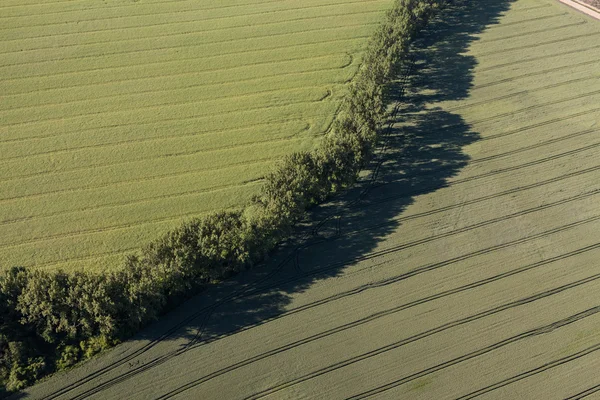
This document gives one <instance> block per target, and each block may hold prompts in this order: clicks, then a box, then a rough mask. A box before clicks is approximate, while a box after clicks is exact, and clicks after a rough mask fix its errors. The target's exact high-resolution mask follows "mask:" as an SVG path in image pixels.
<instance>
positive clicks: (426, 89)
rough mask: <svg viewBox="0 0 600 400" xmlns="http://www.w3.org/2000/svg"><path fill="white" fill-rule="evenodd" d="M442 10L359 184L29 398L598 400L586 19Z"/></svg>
mask: <svg viewBox="0 0 600 400" xmlns="http://www.w3.org/2000/svg"><path fill="white" fill-rule="evenodd" d="M451 3H452V4H450V5H449V6H448V7H446V9H445V10H442V12H441V14H440V15H439V17H438V18H436V19H435V20H434V21H432V23H431V24H430V25H429V26H428V28H427V29H426V30H425V31H424V32H423V33H422V35H421V40H420V41H419V42H418V43H417V46H416V47H415V48H414V49H413V50H414V52H413V54H414V60H415V65H414V68H412V70H411V75H410V77H408V78H407V82H408V83H407V85H406V87H405V88H404V89H406V90H405V91H404V93H405V96H404V97H402V98H401V101H400V102H399V103H398V109H399V113H398V115H397V118H394V119H391V120H390V121H389V122H390V129H386V130H385V131H384V132H382V136H383V137H384V140H383V141H382V146H380V151H379V152H378V157H379V158H378V159H376V160H375V161H374V162H373V163H372V164H371V168H368V169H367V171H365V173H366V172H368V171H369V170H370V171H374V173H376V175H374V179H365V180H364V181H362V182H359V184H358V187H357V188H355V190H350V191H348V192H347V193H345V194H344V195H343V196H339V197H337V198H336V199H335V201H334V202H332V203H330V204H326V205H324V206H323V207H318V208H316V210H315V212H314V213H312V214H311V215H312V216H313V218H314V220H313V221H314V225H313V226H311V227H315V229H312V230H311V229H306V230H305V231H303V232H309V233H312V236H311V235H310V234H309V233H307V234H306V235H305V236H304V235H303V237H306V240H304V241H302V240H300V239H299V240H298V243H294V242H292V243H290V245H289V246H285V247H284V248H282V249H280V251H279V252H276V253H275V254H273V256H272V258H271V260H270V261H269V262H268V263H266V265H264V266H261V268H256V269H253V270H250V271H247V272H246V273H245V274H243V275H242V274H240V275H238V277H236V279H235V281H234V282H235V283H232V282H227V283H226V284H223V285H215V286H214V287H213V288H211V289H208V290H207V291H206V292H205V293H204V294H203V295H202V296H197V297H196V298H194V299H192V300H190V301H189V302H187V303H185V305H184V306H182V307H180V308H179V309H178V310H177V311H176V312H173V313H171V314H169V315H168V316H166V317H165V318H163V319H161V320H160V322H159V323H157V324H155V325H153V326H152V327H150V328H148V329H147V330H146V331H145V332H144V333H143V334H141V335H139V336H137V337H136V338H135V340H130V341H127V342H125V343H123V344H122V345H120V346H119V347H118V348H116V349H114V351H109V352H106V353H105V354H104V355H101V356H99V357H98V358H96V359H94V360H90V361H89V362H88V363H86V365H85V367H83V368H75V369H74V370H72V371H70V373H68V374H59V375H57V376H55V377H52V378H50V379H48V380H47V381H45V382H42V383H40V384H39V385H37V386H34V387H33V388H31V389H29V390H28V392H27V395H28V397H27V398H33V399H51V398H53V399H83V398H85V399H91V400H112V399H114V400H121V399H131V400H137V399H140V400H145V399H162V400H166V399H172V400H183V399H211V400H212V399H234V400H238V399H240V400H241V399H246V400H248V399H254V400H258V399H263V400H280V399H317V400H320V399H368V400H374V399H377V400H382V399H386V400H387V399H389V400H398V399H401V400H405V399H407V400H432V399H433V400H457V399H462V400H467V399H476V400H513V399H528V400H529V399H533V400H538V399H540V400H560V399H583V398H585V399H586V400H590V399H598V398H600V377H599V376H598V367H599V365H600V299H599V296H598V293H600V262H598V260H600V235H599V232H600V21H597V20H593V19H591V18H589V17H586V16H584V15H582V14H579V13H577V12H576V11H575V10H572V9H570V8H569V7H567V6H566V5H564V4H561V3H560V2H558V1H556V0H517V1H512V0H483V1H476V0H456V1H452V2H451ZM398 86H399V85H397V84H395V85H392V88H391V89H392V93H397V92H400V88H399V87H398ZM325 217H329V218H325Z"/></svg>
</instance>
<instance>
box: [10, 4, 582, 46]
mask: <svg viewBox="0 0 600 400" xmlns="http://www.w3.org/2000/svg"><path fill="white" fill-rule="evenodd" d="M548 6H549V5H548ZM586 23H587V21H586V20H581V21H579V22H573V23H570V24H565V25H557V26H552V27H550V28H544V29H537V30H534V31H529V32H522V33H517V34H515V35H506V36H502V37H499V38H496V39H486V40H485V42H486V43H494V42H500V41H503V40H508V39H515V38H523V36H529V35H533V34H536V33H545V32H554V31H556V30H559V29H564V28H571V27H574V26H578V25H583V24H586ZM0 43H1V42H0ZM471 47H474V46H471Z"/></svg>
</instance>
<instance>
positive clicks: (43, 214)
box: [0, 0, 391, 269]
mask: <svg viewBox="0 0 600 400" xmlns="http://www.w3.org/2000/svg"><path fill="white" fill-rule="evenodd" d="M390 5H391V0H365V1H357V0H280V1H273V0H203V1H197V0H138V1H133V0H108V1H102V2H98V1H91V0H72V1H51V0H35V1H28V0H24V1H21V0H19V1H13V0H6V1H3V2H2V3H1V4H0V55H1V57H0V260H1V261H0V268H6V267H9V266H12V265H25V266H39V267H47V268H56V267H63V268H68V269H71V268H88V269H90V268H91V269H105V268H110V267H114V266H116V265H118V264H119V260H120V259H121V258H122V257H123V254H125V253H126V252H128V251H132V250H135V249H137V248H139V247H140V246H141V245H142V244H144V243H145V242H148V241H149V240H152V239H154V238H156V237H157V236H159V235H160V234H161V233H163V232H165V231H167V230H168V229H169V228H172V227H174V226H176V225H178V224H179V223H180V222H181V221H182V220H183V219H185V218H189V217H192V216H197V215H201V214H203V213H206V212H209V211H212V210H217V209H224V208H233V207H239V206H241V205H243V204H244V203H246V202H247V201H248V200H249V198H250V197H251V196H252V195H253V194H255V193H256V192H257V189H258V188H259V187H260V179H261V178H262V177H263V176H264V174H265V172H267V171H268V170H269V168H271V167H272V165H273V163H274V162H276V161H277V160H278V159H280V158H281V157H283V156H284V155H286V154H289V153H291V152H293V151H297V150H309V149H311V148H313V147H314V146H315V145H316V144H317V143H318V141H319V139H320V137H321V135H322V133H323V132H324V131H325V130H326V129H327V127H328V126H329V124H330V122H331V120H332V118H333V116H334V114H335V111H336V109H337V106H338V104H339V100H340V98H341V96H342V95H343V93H344V88H345V85H346V84H347V83H348V81H349V80H350V79H351V78H352V76H353V75H354V73H355V71H356V69H357V67H358V65H359V64H360V60H361V55H362V53H363V51H364V48H365V45H366V43H367V38H368V37H369V36H370V35H371V34H372V32H373V30H374V29H375V27H376V26H377V24H378V23H379V21H381V19H382V17H383V13H384V11H385V10H386V9H388V8H389V7H390Z"/></svg>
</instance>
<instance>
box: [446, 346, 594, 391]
mask: <svg viewBox="0 0 600 400" xmlns="http://www.w3.org/2000/svg"><path fill="white" fill-rule="evenodd" d="M598 350H600V343H597V344H595V345H593V346H590V347H588V348H586V349H584V350H581V351H578V352H577V353H574V354H571V355H569V356H566V357H563V358H559V359H557V360H554V361H551V362H549V363H546V364H544V365H542V366H539V367H537V368H534V369H531V370H529V371H527V372H523V373H521V374H518V375H515V376H513V377H511V378H508V379H505V380H503V381H500V382H498V383H496V384H494V385H490V386H487V387H485V388H482V389H479V390H478V391H476V392H472V393H469V394H468V395H465V396H461V397H459V398H457V400H467V399H473V398H475V397H478V396H481V395H482V394H485V393H489V392H492V391H494V390H496V389H499V388H501V387H504V386H507V385H510V384H511V383H514V382H517V381H520V380H522V379H525V378H529V377H530V376H533V375H537V374H539V373H541V372H544V371H547V370H549V369H552V368H556V367H559V366H561V365H564V364H567V363H569V362H571V361H575V360H577V359H579V358H582V357H585V356H586V355H588V354H591V353H593V352H595V351H598ZM595 391H598V390H597V389H596V390H595ZM592 393H594V392H592ZM589 394H591V393H589ZM589 394H585V395H584V396H583V397H586V396H588V395H589ZM578 398H581V397H578Z"/></svg>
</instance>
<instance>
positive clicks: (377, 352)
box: [245, 274, 600, 400]
mask: <svg viewBox="0 0 600 400" xmlns="http://www.w3.org/2000/svg"><path fill="white" fill-rule="evenodd" d="M598 279H600V274H596V275H592V276H590V277H588V278H585V279H580V280H577V281H575V282H571V283H569V284H566V285H562V286H559V287H557V288H554V289H550V290H547V291H544V292H541V293H538V294H536V295H533V296H529V297H525V298H522V299H519V300H516V301H513V302H510V303H506V304H503V305H501V306H497V307H494V308H491V309H488V310H486V311H482V312H479V313H477V314H474V315H471V316H469V317H466V318H461V319H458V320H455V321H452V322H448V323H446V324H443V325H440V326H438V327H436V328H433V329H430V330H427V331H425V332H422V333H419V334H416V335H413V336H411V337H408V338H406V339H402V340H400V341H397V342H394V343H390V344H388V345H386V346H383V347H380V348H377V349H375V350H371V351H369V352H366V353H363V354H360V355H358V356H354V357H351V358H348V359H346V360H343V361H340V362H337V363H335V364H332V365H330V366H328V367H324V368H321V369H318V370H316V371H313V372H311V373H309V374H306V375H303V376H301V377H299V378H296V379H293V380H290V381H288V382H284V383H281V384H279V385H276V386H273V387H271V388H269V389H265V390H263V391H260V392H258V393H255V394H253V395H250V396H248V397H245V400H250V399H252V400H255V399H260V398H263V397H265V396H268V395H272V394H274V393H277V392H279V391H281V390H283V389H286V388H289V387H290V386H294V385H297V384H299V383H303V382H306V381H308V380H310V379H313V378H316V377H318V376H322V375H325V374H327V373H330V372H332V371H335V370H338V369H340V368H344V367H347V366H349V365H352V364H355V363H357V362H360V361H363V360H366V359H368V358H372V357H375V356H378V355H380V354H383V353H385V352H388V351H390V350H395V349H397V348H399V347H402V346H405V345H407V344H409V343H414V342H417V341H419V340H421V339H424V338H426V337H429V336H432V335H435V334H438V333H440V332H443V331H445V330H448V329H451V328H455V327H457V326H461V325H465V324H468V323H470V322H473V321H477V320H479V319H482V318H485V317H489V316H491V315H494V314H498V313H500V312H502V311H507V310H510V309H512V308H516V307H519V306H522V305H526V304H530V303H532V302H535V301H537V300H540V299H543V298H547V297H550V296H553V295H555V294H558V293H561V292H564V291H567V290H569V289H573V288H576V287H579V286H582V285H585V284H587V283H590V282H593V281H596V280H598ZM597 313H600V306H596V307H592V308H590V309H588V310H586V311H583V312H581V313H577V314H574V315H572V316H570V317H568V318H565V319H561V320H559V321H556V322H553V323H551V324H548V325H544V326H540V327H538V328H535V329H532V330H529V331H527V332H524V333H521V334H519V335H516V336H512V337H510V338H508V339H504V340H502V341H500V342H497V343H494V344H492V345H490V346H487V347H484V348H482V349H479V350H477V351H474V352H471V353H468V354H465V355H463V356H461V357H457V358H454V359H452V360H449V361H446V362H444V363H441V364H438V365H436V366H433V367H430V368H428V369H425V370H423V371H420V372H417V373H415V374H412V375H408V376H406V377H403V378H401V379H398V380H396V381H394V382H390V383H388V384H386V385H383V386H380V387H378V388H374V389H371V390H369V391H366V392H363V393H360V394H357V395H355V396H352V397H349V399H363V398H366V397H370V396H372V395H375V394H378V393H381V392H383V391H386V390H389V389H392V388H394V387H396V386H399V385H402V384H404V383H407V382H410V381H412V380H415V379H418V378H420V377H423V376H425V375H428V374H431V373H433V372H437V371H439V370H442V369H444V368H447V367H450V366H453V365H456V364H459V363H461V362H463V361H467V360H470V359H472V358H475V357H478V356H480V355H483V354H486V353H489V352H491V351H494V350H496V349H499V348H501V347H504V346H506V345H508V344H511V343H514V342H517V341H519V340H522V339H526V338H529V337H532V336H535V335H539V334H543V333H549V332H552V331H553V330H555V329H558V328H560V327H563V326H566V325H569V324H571V323H574V322H577V321H579V320H581V319H583V318H587V317H590V316H593V315H595V314H597ZM599 349H600V346H599Z"/></svg>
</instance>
